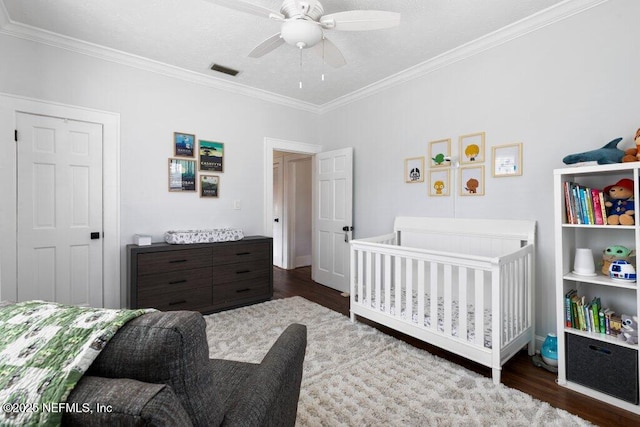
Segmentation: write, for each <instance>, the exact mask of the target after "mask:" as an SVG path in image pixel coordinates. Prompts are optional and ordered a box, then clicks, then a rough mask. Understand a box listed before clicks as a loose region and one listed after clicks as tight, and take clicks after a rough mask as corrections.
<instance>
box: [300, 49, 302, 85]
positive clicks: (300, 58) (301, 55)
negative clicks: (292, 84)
mask: <svg viewBox="0 0 640 427" xmlns="http://www.w3.org/2000/svg"><path fill="white" fill-rule="evenodd" d="M300 89H302V46H300Z"/></svg>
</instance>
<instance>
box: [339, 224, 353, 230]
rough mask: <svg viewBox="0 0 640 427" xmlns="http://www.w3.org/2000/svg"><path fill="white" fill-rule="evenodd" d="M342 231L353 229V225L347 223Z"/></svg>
mask: <svg viewBox="0 0 640 427" xmlns="http://www.w3.org/2000/svg"><path fill="white" fill-rule="evenodd" d="M342 231H353V227H351V226H349V225H345V226H344V227H342Z"/></svg>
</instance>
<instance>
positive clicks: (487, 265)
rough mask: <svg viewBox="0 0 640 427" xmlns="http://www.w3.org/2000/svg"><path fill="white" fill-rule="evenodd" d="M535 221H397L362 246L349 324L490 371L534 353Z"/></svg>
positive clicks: (356, 243) (355, 252)
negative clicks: (379, 329)
mask: <svg viewBox="0 0 640 427" xmlns="http://www.w3.org/2000/svg"><path fill="white" fill-rule="evenodd" d="M535 227H536V224H535V221H526V220H487V219H461V218H424V217H397V218H396V219H395V221H394V232H393V233H390V234H386V235H383V236H378V237H372V238H365V239H356V240H352V241H351V243H350V251H351V278H350V287H351V289H350V299H351V306H350V311H351V320H352V321H354V322H355V321H356V319H357V316H361V317H363V318H367V319H370V320H372V321H374V322H376V323H379V324H381V325H384V326H387V327H390V328H392V329H395V330H398V331H400V332H402V333H404V334H407V335H410V336H413V337H415V338H418V339H420V340H422V341H425V342H427V343H430V344H432V345H435V346H438V347H440V348H443V349H445V350H447V351H450V352H452V353H455V354H457V355H460V356H462V357H465V358H467V359H470V360H472V361H474V362H477V363H479V364H482V365H484V366H487V367H489V368H491V370H492V378H493V382H494V383H495V384H499V383H500V373H501V371H502V365H504V363H506V362H507V361H508V360H509V359H510V358H511V357H512V356H513V355H515V354H516V353H517V352H519V351H520V350H521V349H522V348H524V347H527V350H528V353H529V355H533V354H534V351H535V334H534V325H535V321H534V287H535V280H534V271H535V268H534V255H535Z"/></svg>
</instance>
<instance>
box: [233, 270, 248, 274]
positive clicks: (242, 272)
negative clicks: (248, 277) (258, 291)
mask: <svg viewBox="0 0 640 427" xmlns="http://www.w3.org/2000/svg"><path fill="white" fill-rule="evenodd" d="M245 273H251V270H240V271H236V274H245Z"/></svg>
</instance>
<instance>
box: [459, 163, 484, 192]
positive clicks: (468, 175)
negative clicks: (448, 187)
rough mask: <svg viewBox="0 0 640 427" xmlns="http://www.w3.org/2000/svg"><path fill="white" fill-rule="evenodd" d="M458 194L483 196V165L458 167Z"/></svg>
mask: <svg viewBox="0 0 640 427" xmlns="http://www.w3.org/2000/svg"><path fill="white" fill-rule="evenodd" d="M460 195H461V196H484V166H483V165H481V166H466V167H462V168H460Z"/></svg>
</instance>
